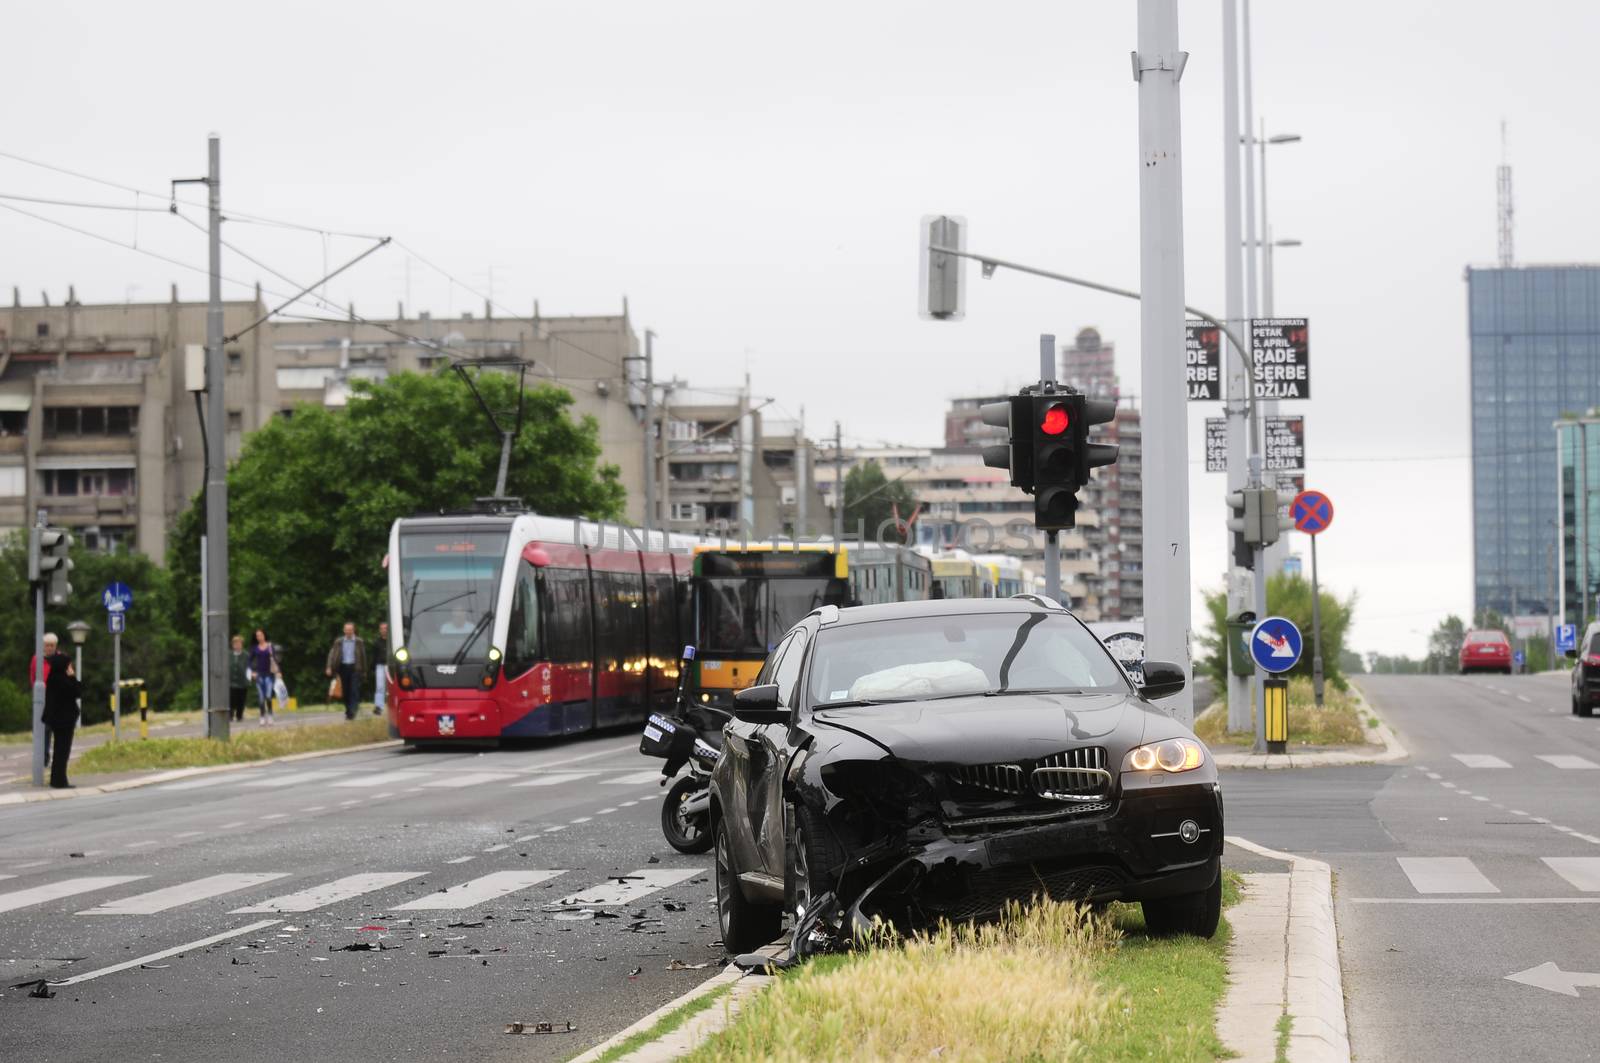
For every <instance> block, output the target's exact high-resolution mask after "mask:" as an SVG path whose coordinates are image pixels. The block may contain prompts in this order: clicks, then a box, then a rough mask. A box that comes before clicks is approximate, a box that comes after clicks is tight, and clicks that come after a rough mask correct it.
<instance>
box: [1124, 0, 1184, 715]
mask: <svg viewBox="0 0 1600 1063" xmlns="http://www.w3.org/2000/svg"><path fill="white" fill-rule="evenodd" d="M1188 58H1189V57H1188V54H1187V53H1185V52H1182V51H1179V49H1178V5H1177V0H1139V25H1138V51H1136V52H1135V53H1134V55H1133V69H1134V77H1135V79H1136V80H1137V81H1138V85H1139V90H1138V91H1139V159H1138V164H1139V243H1140V247H1139V290H1140V292H1141V293H1142V294H1143V299H1142V300H1141V301H1140V304H1139V321H1140V331H1139V337H1140V338H1139V345H1140V369H1141V384H1140V387H1141V389H1142V393H1143V396H1144V411H1143V415H1144V423H1145V437H1144V443H1145V462H1144V470H1145V476H1144V527H1145V542H1146V543H1147V544H1148V546H1147V549H1146V551H1145V645H1146V653H1147V655H1148V657H1149V658H1150V659H1151V660H1157V661H1171V662H1173V663H1175V664H1177V665H1178V667H1180V668H1181V669H1182V670H1183V674H1184V676H1185V677H1192V669H1191V667H1190V658H1189V643H1190V625H1189V613H1190V608H1191V603H1190V595H1191V588H1190V580H1189V471H1188V470H1189V455H1188V432H1187V431H1186V429H1187V427H1188V411H1187V409H1186V402H1187V389H1186V386H1185V384H1184V372H1183V364H1184V299H1183V164H1182V159H1183V154H1182V147H1183V137H1182V129H1181V115H1180V107H1179V103H1180V98H1179V91H1178V83H1179V81H1180V80H1181V79H1182V77H1183V68H1184V64H1185V63H1186V62H1187V61H1188ZM1161 704H1162V707H1163V708H1165V709H1167V711H1169V712H1170V713H1172V715H1174V716H1175V717H1177V718H1178V719H1179V720H1181V721H1182V722H1183V723H1185V724H1192V723H1193V722H1194V688H1193V685H1192V683H1191V684H1185V686H1184V689H1183V692H1182V693H1181V694H1179V695H1176V696H1174V697H1172V698H1168V699H1165V700H1163V701H1162V703H1161Z"/></svg>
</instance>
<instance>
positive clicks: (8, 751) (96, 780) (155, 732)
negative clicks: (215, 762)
mask: <svg viewBox="0 0 1600 1063" xmlns="http://www.w3.org/2000/svg"><path fill="white" fill-rule="evenodd" d="M362 711H363V712H370V711H372V710H371V707H370V706H363V707H362ZM164 715H166V714H160V715H157V714H154V713H152V714H151V719H150V737H152V738H198V737H200V736H201V735H203V734H205V721H204V719H203V718H201V717H200V716H198V715H197V714H196V715H191V714H189V713H184V714H182V715H181V716H180V718H178V719H162V718H161V716H164ZM175 715H176V714H175ZM276 718H277V724H276V725H275V726H278V727H307V726H317V725H321V724H327V723H333V722H335V721H339V722H341V723H342V722H343V721H344V710H343V709H342V708H340V707H339V706H337V705H333V706H327V707H324V706H320V705H317V706H313V707H311V708H309V709H301V710H300V711H298V712H282V713H279V714H278V715H277V717H276ZM233 726H234V727H235V728H245V729H253V728H256V727H259V726H261V725H260V724H259V723H258V722H257V717H256V714H255V712H253V711H247V712H246V714H245V718H244V719H243V720H242V721H237V722H235V723H234V724H233ZM122 740H123V741H124V742H137V741H139V715H138V710H134V712H133V713H132V714H130V715H126V716H124V717H123V718H122ZM110 741H112V734H111V732H110V731H106V732H105V733H103V734H100V733H96V734H87V735H86V734H83V733H82V732H81V730H80V732H79V734H78V735H77V736H76V737H74V739H73V742H72V757H71V760H72V761H75V760H77V759H78V757H79V756H80V755H82V754H83V752H84V751H85V750H88V749H93V748H94V747H95V746H98V745H103V744H104V743H106V742H110ZM70 763H71V761H69V764H70ZM32 770H33V745H32V744H31V743H29V742H19V743H16V744H14V745H10V744H8V745H0V793H4V792H6V791H9V790H12V789H14V788H16V787H17V786H18V785H19V784H20V785H21V786H23V787H29V788H31V787H30V781H29V780H30V775H31V772H32ZM143 774H148V773H147V772H126V773H120V774H117V775H96V776H87V777H86V778H90V779H91V780H92V783H93V785H99V784H101V783H102V782H117V781H121V780H122V779H126V778H129V777H132V776H137V775H143Z"/></svg>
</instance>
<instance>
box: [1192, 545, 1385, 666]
mask: <svg viewBox="0 0 1600 1063" xmlns="http://www.w3.org/2000/svg"><path fill="white" fill-rule="evenodd" d="M1319 598H1320V599H1321V603H1322V674H1323V677H1324V678H1325V679H1327V681H1328V682H1329V683H1331V684H1333V685H1334V686H1335V687H1336V688H1338V689H1339V690H1344V689H1345V688H1346V687H1347V686H1348V684H1347V683H1346V682H1345V676H1344V668H1345V645H1344V644H1345V634H1346V632H1348V631H1349V628H1350V620H1351V617H1352V616H1353V615H1354V614H1355V608H1356V595H1355V593H1354V592H1352V593H1351V594H1350V596H1349V597H1348V598H1345V599H1344V600H1342V601H1341V600H1340V599H1339V598H1338V597H1337V596H1336V595H1334V594H1332V593H1330V592H1329V591H1327V590H1323V591H1322V592H1321V594H1320V595H1319ZM1205 602H1206V612H1207V613H1209V614H1210V617H1211V625H1210V628H1209V629H1208V630H1207V631H1206V632H1204V633H1203V634H1201V636H1200V638H1199V640H1198V641H1199V643H1200V650H1201V655H1200V657H1199V658H1198V659H1197V660H1196V661H1195V669H1196V671H1198V672H1199V673H1200V674H1202V675H1206V676H1209V677H1210V678H1211V680H1212V682H1214V683H1215V684H1216V685H1217V689H1218V690H1222V691H1225V690H1226V689H1227V686H1228V684H1227V669H1228V657H1227V646H1226V643H1225V642H1224V639H1223V636H1224V634H1225V632H1226V631H1227V627H1226V618H1227V612H1228V595H1227V592H1226V591H1222V590H1217V591H1208V592H1206V595H1205ZM1267 612H1269V613H1271V614H1272V615H1273V616H1281V617H1285V618H1286V619H1289V620H1292V621H1294V624H1295V626H1296V627H1298V628H1299V629H1300V632H1301V634H1302V635H1304V636H1305V651H1304V652H1303V653H1302V654H1301V655H1300V660H1299V662H1297V663H1296V664H1295V666H1294V667H1293V668H1291V669H1290V670H1289V671H1288V672H1287V673H1285V676H1286V677H1288V676H1297V675H1303V676H1307V677H1309V676H1310V675H1311V657H1312V654H1311V583H1310V581H1309V580H1306V579H1304V578H1302V577H1300V576H1295V575H1290V574H1288V573H1283V572H1279V573H1275V574H1274V575H1273V576H1272V578H1271V579H1269V580H1268V581H1267Z"/></svg>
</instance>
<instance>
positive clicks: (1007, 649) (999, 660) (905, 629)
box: [810, 611, 1128, 709]
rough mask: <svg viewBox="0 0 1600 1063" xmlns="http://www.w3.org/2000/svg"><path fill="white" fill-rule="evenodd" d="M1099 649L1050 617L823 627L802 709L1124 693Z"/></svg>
mask: <svg viewBox="0 0 1600 1063" xmlns="http://www.w3.org/2000/svg"><path fill="white" fill-rule="evenodd" d="M1127 690H1128V684H1127V680H1126V679H1124V678H1123V674H1122V670H1121V669H1119V668H1118V667H1117V665H1116V663H1115V662H1114V661H1113V660H1112V659H1111V656H1110V654H1108V653H1107V652H1106V649H1105V647H1104V646H1102V645H1101V644H1100V641H1099V640H1098V639H1096V638H1095V637H1094V636H1093V635H1092V634H1090V633H1089V631H1088V629H1087V628H1085V627H1084V626H1083V625H1082V624H1081V623H1079V622H1078V621H1077V620H1075V619H1073V618H1072V617H1070V616H1063V615H1061V614H1059V613H1041V612H1031V611H1030V612H1022V611H1018V612H995V613H962V614H951V615H943V616H921V617H908V618H906V619H903V620H879V621H874V622H872V623H866V624H849V625H843V626H839V627H830V628H824V629H823V630H822V632H821V633H820V634H819V635H818V637H817V640H816V648H815V650H814V651H813V653H812V658H811V682H810V692H811V703H812V705H813V706H814V707H816V708H818V709H826V708H828V707H829V706H830V705H831V706H845V705H861V704H869V705H870V704H879V703H883V702H891V701H914V700H923V699H928V698H940V697H960V696H966V695H975V694H993V695H1003V694H1008V693H1020V692H1024V691H1027V692H1040V691H1047V692H1073V693H1105V692H1116V693H1125V692H1126V691H1127Z"/></svg>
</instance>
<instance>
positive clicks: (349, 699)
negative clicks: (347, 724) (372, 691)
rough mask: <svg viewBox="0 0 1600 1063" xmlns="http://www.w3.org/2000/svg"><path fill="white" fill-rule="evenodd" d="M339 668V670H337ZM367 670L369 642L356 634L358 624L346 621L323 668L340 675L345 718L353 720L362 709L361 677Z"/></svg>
mask: <svg viewBox="0 0 1600 1063" xmlns="http://www.w3.org/2000/svg"><path fill="white" fill-rule="evenodd" d="M336 669H337V672H335V670H336ZM366 670H367V643H366V641H365V640H364V639H362V638H361V637H360V636H359V635H357V634H356V626H355V625H354V624H352V623H350V622H349V621H346V622H345V625H344V634H343V635H340V636H339V637H338V638H336V639H334V640H333V645H332V646H329V647H328V661H327V665H326V667H325V668H324V669H323V671H325V672H326V673H327V674H328V676H329V677H330V678H331V677H332V676H334V675H335V674H337V675H338V677H339V687H340V692H341V693H342V694H343V695H344V718H345V719H347V720H353V719H355V718H356V713H357V712H359V711H360V709H361V677H362V675H363V674H365V673H366Z"/></svg>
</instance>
